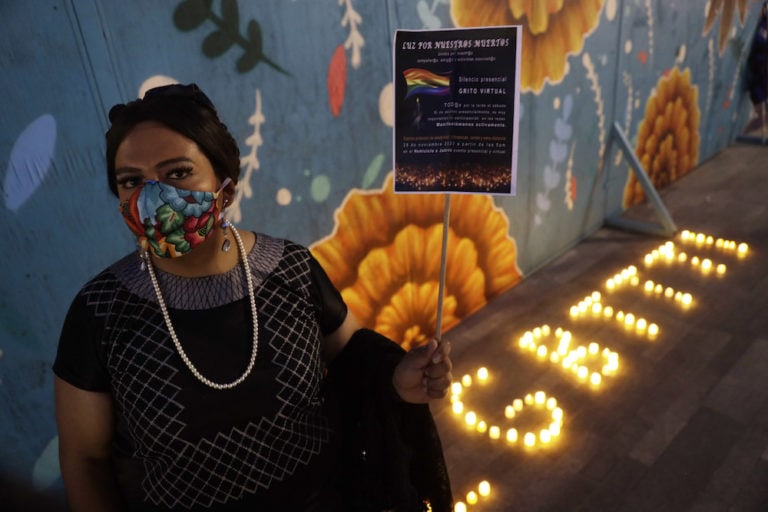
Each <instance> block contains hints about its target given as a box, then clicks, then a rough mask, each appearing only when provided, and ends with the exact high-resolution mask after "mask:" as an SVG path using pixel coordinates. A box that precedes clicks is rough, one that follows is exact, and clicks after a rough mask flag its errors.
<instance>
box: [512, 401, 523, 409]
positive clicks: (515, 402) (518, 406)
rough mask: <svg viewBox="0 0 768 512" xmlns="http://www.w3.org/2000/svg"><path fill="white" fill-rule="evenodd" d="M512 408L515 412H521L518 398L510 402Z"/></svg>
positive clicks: (521, 403)
mask: <svg viewBox="0 0 768 512" xmlns="http://www.w3.org/2000/svg"><path fill="white" fill-rule="evenodd" d="M512 407H514V409H515V410H516V411H517V412H520V411H522V410H523V401H522V400H520V399H519V398H515V399H514V400H512Z"/></svg>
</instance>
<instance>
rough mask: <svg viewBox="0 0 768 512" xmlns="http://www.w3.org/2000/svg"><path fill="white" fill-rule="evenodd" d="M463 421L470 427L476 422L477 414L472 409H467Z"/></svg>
mask: <svg viewBox="0 0 768 512" xmlns="http://www.w3.org/2000/svg"><path fill="white" fill-rule="evenodd" d="M464 421H465V422H466V424H467V425H469V426H470V427H471V426H473V425H474V424H475V423H477V414H475V413H474V412H472V411H469V412H468V413H467V414H465V415H464Z"/></svg>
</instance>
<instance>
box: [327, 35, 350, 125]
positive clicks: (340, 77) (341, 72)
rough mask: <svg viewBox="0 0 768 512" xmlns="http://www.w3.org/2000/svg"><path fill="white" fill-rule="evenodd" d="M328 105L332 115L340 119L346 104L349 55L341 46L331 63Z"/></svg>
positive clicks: (335, 52) (334, 53) (337, 48)
mask: <svg viewBox="0 0 768 512" xmlns="http://www.w3.org/2000/svg"><path fill="white" fill-rule="evenodd" d="M327 83H328V103H329V104H330V107H331V113H332V114H333V116H334V117H338V116H339V113H340V112H341V106H342V104H343V103H344V89H345V87H346V84H347V54H346V53H345V52H344V46H343V45H339V46H337V47H336V51H334V52H333V57H331V63H330V65H329V66H328V82H327Z"/></svg>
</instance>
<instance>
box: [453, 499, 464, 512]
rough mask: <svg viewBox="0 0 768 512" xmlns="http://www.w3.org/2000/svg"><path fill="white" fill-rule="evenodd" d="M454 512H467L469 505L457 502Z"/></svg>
mask: <svg viewBox="0 0 768 512" xmlns="http://www.w3.org/2000/svg"><path fill="white" fill-rule="evenodd" d="M453 512H467V505H466V504H465V503H464V502H463V501H457V502H456V504H455V505H454V506H453Z"/></svg>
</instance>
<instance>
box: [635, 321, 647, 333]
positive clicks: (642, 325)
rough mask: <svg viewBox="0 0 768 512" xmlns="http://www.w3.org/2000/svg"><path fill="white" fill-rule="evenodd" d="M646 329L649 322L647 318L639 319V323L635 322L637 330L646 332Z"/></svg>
mask: <svg viewBox="0 0 768 512" xmlns="http://www.w3.org/2000/svg"><path fill="white" fill-rule="evenodd" d="M646 327H648V321H647V320H646V319H645V318H638V319H637V322H635V329H637V330H638V331H640V332H643V331H645V328H646Z"/></svg>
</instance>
